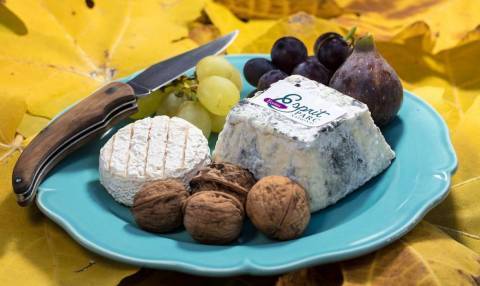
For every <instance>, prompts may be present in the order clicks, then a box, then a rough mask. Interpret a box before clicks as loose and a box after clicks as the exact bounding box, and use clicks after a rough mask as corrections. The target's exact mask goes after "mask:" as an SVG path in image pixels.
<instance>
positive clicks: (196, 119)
mask: <svg viewBox="0 0 480 286" xmlns="http://www.w3.org/2000/svg"><path fill="white" fill-rule="evenodd" d="M177 117H180V118H183V119H185V120H187V121H188V122H190V123H192V124H193V125H195V126H197V127H198V128H199V129H200V130H202V132H203V135H205V137H207V138H208V136H210V131H211V128H212V123H211V121H210V115H209V113H208V111H206V110H205V108H203V107H202V106H201V105H200V104H199V103H198V102H195V101H185V102H183V103H182V105H180V108H179V109H178V113H177Z"/></svg>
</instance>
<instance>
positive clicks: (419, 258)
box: [277, 222, 480, 286]
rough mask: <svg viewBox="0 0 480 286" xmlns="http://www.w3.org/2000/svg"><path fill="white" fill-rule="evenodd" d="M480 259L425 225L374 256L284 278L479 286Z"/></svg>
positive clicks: (286, 283)
mask: <svg viewBox="0 0 480 286" xmlns="http://www.w3.org/2000/svg"><path fill="white" fill-rule="evenodd" d="M479 277H480V256H479V255H478V254H477V253H475V252H474V251H472V250H470V249H468V248H467V247H465V246H463V245H462V244H460V243H458V242H456V241H455V240H453V239H451V238H450V237H449V236H448V235H446V234H445V233H443V232H442V231H440V230H438V229H437V228H436V227H434V226H432V225H430V224H428V223H425V222H422V223H420V224H419V225H418V226H417V227H416V228H415V229H414V230H413V231H412V232H410V233H409V234H408V235H406V236H404V237H403V238H401V239H400V240H399V241H397V242H395V243H393V244H392V245H390V246H387V247H385V248H383V249H381V250H379V251H377V252H375V253H373V254H369V255H366V256H362V257H360V258H356V259H352V260H347V261H344V262H341V263H338V264H329V265H325V266H318V267H315V268H309V269H302V270H299V271H295V272H292V273H288V274H286V275H284V276H282V277H281V278H280V279H279V280H278V282H277V286H290V285H344V286H350V285H352V286H353V285H372V286H376V285H476V284H478V282H479Z"/></svg>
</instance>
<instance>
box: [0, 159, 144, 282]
mask: <svg viewBox="0 0 480 286" xmlns="http://www.w3.org/2000/svg"><path fill="white" fill-rule="evenodd" d="M17 157H18V153H16V154H15V155H13V156H11V157H8V158H7V160H4V161H3V162H2V163H0V265H2V267H0V284H1V285H115V284H116V283H118V282H119V281H120V280H121V278H122V277H123V276H124V275H128V274H130V273H132V272H133V271H134V270H135V268H133V267H131V266H127V265H124V264H120V263H115V262H112V261H110V260H107V259H105V258H102V257H100V256H97V255H95V254H93V253H91V252H89V251H87V250H85V249H84V248H83V247H81V246H80V245H78V244H77V243H76V242H74V241H73V240H72V239H71V238H70V237H68V236H67V235H66V234H65V232H64V231H63V230H61V229H60V228H59V227H58V226H57V225H55V223H53V222H52V221H50V220H49V219H47V218H45V217H44V216H43V215H42V214H40V213H39V211H38V210H37V209H36V208H35V207H31V208H27V209H20V208H19V207H18V206H17V204H16V202H15V197H14V195H13V192H12V188H11V172H12V169H13V166H14V164H15V160H16V159H17Z"/></svg>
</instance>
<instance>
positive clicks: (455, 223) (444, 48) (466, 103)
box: [0, 0, 480, 285]
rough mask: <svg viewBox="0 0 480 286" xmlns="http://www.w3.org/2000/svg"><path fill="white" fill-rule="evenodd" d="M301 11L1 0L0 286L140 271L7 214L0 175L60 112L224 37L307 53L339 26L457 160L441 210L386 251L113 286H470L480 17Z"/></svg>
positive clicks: (384, 7) (414, 6) (384, 6)
mask: <svg viewBox="0 0 480 286" xmlns="http://www.w3.org/2000/svg"><path fill="white" fill-rule="evenodd" d="M87 2H89V3H90V2H91V3H93V7H91V8H89V7H88V5H87ZM219 2H221V3H219ZM293 2H296V4H295V5H297V6H295V5H294V4H291V3H293ZM309 2H310V3H313V4H312V6H311V7H310V6H309V7H308V8H302V10H307V11H306V12H308V13H305V12H299V13H295V12H298V9H297V8H296V7H298V6H299V5H301V4H302V3H303V0H297V1H290V2H289V1H288V0H281V1H260V0H253V1H240V0H229V1H225V0H218V1H217V2H215V1H212V0H204V1H194V0H191V1H189V0H163V1H153V0H147V1H133V0H132V1H126V0H125V1H73V0H71V1H62V2H59V1H54V0H43V1H41V0H25V1H12V0H1V1H0V43H1V45H0V87H1V88H0V99H1V100H0V159H1V162H0V265H1V267H0V284H2V285H12V284H15V285H77V284H78V285H89V284H92V285H93V284H95V285H97V284H99V285H115V284H117V283H119V282H120V281H121V280H122V279H123V278H124V277H126V276H128V275H131V274H133V273H135V272H136V271H137V270H138V269H137V268H134V267H131V266H126V265H122V264H119V263H116V262H113V261H110V260H107V259H104V258H101V257H98V256H96V255H95V254H92V253H91V252H89V251H87V250H85V249H83V248H82V247H80V246H79V245H78V244H76V243H75V242H74V241H73V240H72V239H71V238H70V237H69V236H68V235H67V234H65V232H64V231H63V230H61V229H60V228H59V227H57V226H56V225H55V224H54V223H53V222H51V221H49V220H48V219H46V218H45V217H44V216H43V215H41V214H40V213H39V211H38V210H36V209H35V208H30V209H28V210H26V211H23V212H20V211H19V210H18V207H17V206H16V204H15V201H14V197H13V196H12V195H11V193H12V192H11V187H10V174H11V170H12V168H13V165H14V162H15V160H16V159H17V158H18V155H19V151H21V149H22V148H23V147H24V146H25V145H26V144H28V142H29V141H30V140H31V139H32V138H33V137H34V135H35V134H36V133H37V132H38V131H39V130H41V129H42V128H43V127H44V126H45V125H46V124H47V123H48V121H49V119H51V118H52V117H53V116H54V115H55V114H57V113H58V112H59V111H61V110H63V109H64V108H66V107H67V106H69V105H70V104H72V103H73V102H76V101H77V100H79V99H81V98H83V97H84V96H86V95H88V94H90V93H91V92H92V91H93V90H95V89H97V88H98V87H100V86H102V85H103V84H105V83H106V82H108V81H110V80H112V79H115V78H119V77H122V76H125V75H128V74H130V73H132V72H134V71H136V70H138V69H141V68H143V67H145V66H147V65H148V64H149V63H152V62H155V61H158V60H160V59H163V58H166V57H169V56H171V55H174V54H176V53H180V52H182V51H185V50H188V49H190V48H192V47H195V46H196V45H197V43H196V42H198V43H201V42H205V41H208V40H209V39H211V38H213V37H215V36H217V35H219V34H224V33H227V32H229V31H231V30H233V29H237V28H238V29H240V31H241V33H240V37H239V38H238V39H237V40H236V41H235V43H234V44H233V45H232V46H231V47H229V49H228V52H229V53H246V52H248V53H257V52H266V53H268V52H269V51H270V47H271V45H272V43H273V42H274V41H275V40H276V39H277V38H278V37H281V36H284V35H294V36H297V37H299V38H300V39H302V40H303V41H305V43H306V45H307V46H308V47H309V48H310V47H312V46H313V42H314V41H315V39H316V37H317V36H318V35H319V34H321V33H323V32H326V31H337V32H339V33H344V32H345V31H346V30H348V29H349V28H350V27H351V26H357V27H358V28H359V32H360V33H365V32H367V31H368V32H370V33H373V34H374V36H375V38H376V39H377V46H378V48H379V50H380V51H381V53H382V54H383V55H384V57H385V58H386V59H387V60H388V61H389V63H390V64H391V65H392V66H393V67H394V68H395V70H396V71H397V72H398V74H399V76H400V77H401V79H402V81H403V83H404V86H405V87H406V88H407V89H409V90H411V91H413V92H414V93H415V94H417V95H419V96H421V97H422V98H424V99H425V100H427V101H428V102H429V103H430V104H431V105H432V106H434V107H435V109H436V110H437V111H438V112H439V113H440V114H441V115H442V116H443V118H444V119H445V121H446V122H447V124H448V126H449V128H450V134H451V138H452V141H453V144H454V146H455V149H456V152H457V156H458V159H459V167H458V170H457V172H456V174H455V176H454V177H453V182H452V187H451V193H450V195H449V197H448V198H447V199H446V200H445V201H444V202H443V203H442V204H441V205H439V206H438V207H437V208H435V209H434V210H432V211H431V212H430V213H429V214H428V215H427V217H426V220H425V221H424V222H422V223H421V224H420V225H419V226H417V228H415V230H414V231H412V232H411V233H410V234H408V235H407V236H405V237H403V238H402V239H400V240H399V241H398V242H395V243H393V244H392V245H390V246H388V247H386V248H384V249H382V250H379V251H377V252H376V253H374V254H370V255H367V256H364V257H361V258H357V259H354V260H350V261H345V262H342V263H337V264H332V265H322V266H317V267H312V268H309V269H302V270H299V271H295V272H292V273H288V274H285V275H281V276H279V277H277V276H272V277H248V276H241V277H232V278H228V279H225V278H222V279H214V278H205V277H196V276H190V275H186V274H178V273H174V272H168V271H153V270H145V269H144V270H141V271H140V272H138V273H136V274H134V275H133V276H129V277H126V278H125V279H123V281H121V282H120V283H121V284H122V285H159V284H160V283H161V284H163V285H171V284H179V285H183V284H191V283H194V284H202V285H224V284H230V285H273V284H277V285H298V284H303V285H318V284H325V285H342V284H343V285H363V284H370V285H405V284H424V285H475V284H479V278H478V277H479V275H480V265H479V261H480V258H479V256H478V254H477V253H478V252H479V251H480V208H478V207H477V202H478V201H479V200H480V196H479V194H478V189H479V188H480V176H479V172H480V171H479V166H480V152H479V151H480V150H479V149H480V145H479V142H480V132H479V128H480V99H479V97H478V94H479V92H480V78H479V76H478V75H479V74H480V65H478V58H479V57H480V4H479V3H478V2H477V1H467V0H440V1H431V0H416V1H413V0H401V1H391V2H385V1H377V0H339V1H336V2H335V1H321V0H318V1H317V0H314V1H309ZM91 3H90V4H91ZM259 3H261V4H262V5H263V6H262V10H261V11H260V10H258V9H255V5H260V4H259ZM242 5H243V6H242ZM313 5H316V6H315V7H322V8H323V10H322V12H321V13H319V12H318V11H317V10H315V9H313V8H312V7H313ZM322 5H325V6H322ZM278 7H281V9H280V10H278ZM240 8H241V9H240ZM329 9H331V10H329ZM265 11H267V12H265ZM339 11H340V12H339ZM260 12H261V13H260ZM266 13H267V14H266ZM272 15H273V16H272ZM322 17H328V18H330V19H325V18H322ZM195 41H196V42H195ZM310 52H311V51H310Z"/></svg>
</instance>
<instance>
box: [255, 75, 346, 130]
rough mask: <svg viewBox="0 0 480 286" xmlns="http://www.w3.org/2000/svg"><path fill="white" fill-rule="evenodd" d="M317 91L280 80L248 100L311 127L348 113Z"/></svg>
mask: <svg viewBox="0 0 480 286" xmlns="http://www.w3.org/2000/svg"><path fill="white" fill-rule="evenodd" d="M317 92H318V90H316V89H302V88H300V87H297V86H295V85H293V84H292V83H289V82H286V81H278V82H276V83H274V84H272V85H271V86H270V88H269V89H267V90H266V91H264V92H262V93H260V94H258V95H257V96H255V97H253V98H250V99H248V100H249V101H250V102H251V103H254V104H256V105H259V106H262V107H265V108H268V109H272V110H274V111H276V112H278V113H280V114H282V115H284V116H286V117H288V118H290V119H292V120H294V121H297V122H299V123H302V124H304V125H306V126H311V127H318V126H322V125H324V124H327V123H329V122H331V121H334V120H335V119H337V118H339V117H340V116H342V115H344V114H345V113H346V112H345V110H344V109H342V108H340V107H338V106H336V105H333V104H332V103H330V102H327V101H325V100H323V99H322V98H321V97H320V96H318V94H316V93H317ZM324 92H330V90H325V91H324ZM331 92H334V91H333V90H332V91H331Z"/></svg>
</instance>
